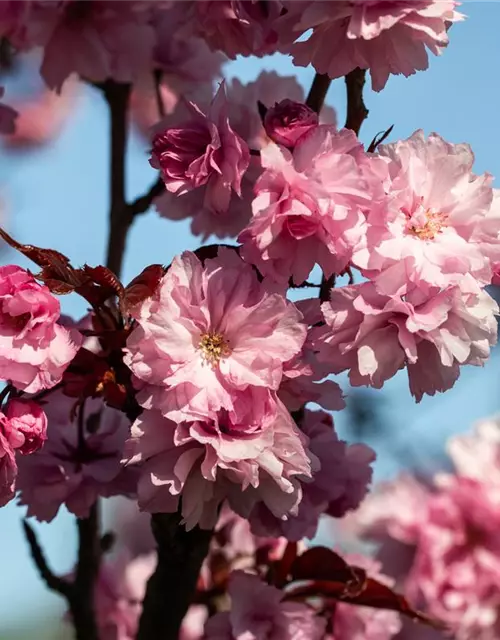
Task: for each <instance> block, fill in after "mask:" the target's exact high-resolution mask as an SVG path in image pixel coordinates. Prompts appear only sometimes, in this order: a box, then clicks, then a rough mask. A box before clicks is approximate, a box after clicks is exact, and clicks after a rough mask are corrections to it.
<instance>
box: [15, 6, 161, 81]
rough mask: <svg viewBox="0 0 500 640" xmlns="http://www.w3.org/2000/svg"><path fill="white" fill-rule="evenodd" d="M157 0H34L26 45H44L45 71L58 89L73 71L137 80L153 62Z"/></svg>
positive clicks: (97, 77)
mask: <svg viewBox="0 0 500 640" xmlns="http://www.w3.org/2000/svg"><path fill="white" fill-rule="evenodd" d="M154 4H155V3H151V2H134V1H132V2H114V1H110V0H93V1H92V2H78V1H75V0H70V1H69V2H42V1H36V2H32V3H31V4H30V7H29V11H28V14H27V16H25V20H26V23H27V25H26V27H25V32H24V38H23V39H24V43H23V44H24V48H30V47H32V46H42V47H43V48H44V57H43V61H42V66H41V70H40V71H41V75H42V77H43V79H44V80H45V82H46V84H47V86H49V87H50V88H51V89H56V90H57V91H60V90H61V87H62V85H63V83H64V82H65V80H66V79H67V78H68V77H69V76H70V75H71V74H72V73H77V74H78V75H79V76H80V77H82V78H84V79H87V80H91V81H93V82H104V81H106V80H108V79H113V80H116V81H117V82H131V81H133V80H135V79H136V78H137V76H138V75H139V74H140V73H142V72H145V71H147V70H148V69H149V68H150V66H151V62H152V54H153V46H154V43H155V40H154V36H155V33H154V30H153V28H152V27H151V26H150V24H148V22H149V19H150V15H151V14H150V12H151V8H152V7H153V6H154ZM18 33H19V31H18Z"/></svg>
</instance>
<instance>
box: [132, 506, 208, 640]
mask: <svg viewBox="0 0 500 640" xmlns="http://www.w3.org/2000/svg"><path fill="white" fill-rule="evenodd" d="M151 527H152V530H153V534H154V537H155V540H156V543H157V545H158V564H157V567H156V570H155V572H154V573H153V575H152V576H151V578H150V579H149V581H148V585H147V589H146V596H145V598H144V603H143V612H142V616H141V619H140V623H139V631H138V634H137V640H158V639H159V638H161V639H162V640H177V639H178V637H179V630H180V627H181V624H182V620H183V618H184V616H185V615H186V612H187V610H188V608H189V605H190V604H191V603H192V601H193V599H194V596H195V593H196V584H197V581H198V575H199V573H200V569H201V565H202V563H203V560H204V559H205V557H206V555H207V553H208V547H209V544H210V538H211V537H212V532H211V531H205V530H203V529H200V528H199V527H195V528H194V529H191V531H186V529H185V527H184V525H182V524H181V515H180V514H179V513H175V514H170V513H169V514H165V513H156V514H153V515H152V517H151Z"/></svg>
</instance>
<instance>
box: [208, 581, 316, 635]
mask: <svg viewBox="0 0 500 640" xmlns="http://www.w3.org/2000/svg"><path fill="white" fill-rule="evenodd" d="M228 592H229V595H230V596H231V611H230V612H229V613H217V614H216V615H215V616H213V617H212V618H209V620H208V621H207V623H206V624H205V635H204V639H205V640H246V639H247V638H248V640H250V639H252V640H268V638H272V639H273V640H298V639H299V638H304V640H305V639H306V638H307V640H322V639H323V638H324V633H325V627H326V621H325V620H323V619H322V618H320V617H319V616H316V615H315V612H314V610H313V609H311V608H310V607H308V606H307V605H305V604H302V603H296V602H286V601H283V598H284V595H285V594H284V593H283V592H282V591H280V590H279V589H277V588H276V587H273V586H270V585H267V584H265V583H264V582H262V581H261V580H260V579H259V578H258V577H257V576H255V575H251V574H249V573H244V572H243V571H235V572H233V573H232V574H231V577H230V579H229V589H228Z"/></svg>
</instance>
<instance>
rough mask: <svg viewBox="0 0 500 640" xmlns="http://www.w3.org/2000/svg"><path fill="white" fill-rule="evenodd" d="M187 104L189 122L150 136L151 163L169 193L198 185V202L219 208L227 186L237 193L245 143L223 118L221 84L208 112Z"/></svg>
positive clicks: (246, 161)
mask: <svg viewBox="0 0 500 640" xmlns="http://www.w3.org/2000/svg"><path fill="white" fill-rule="evenodd" d="M189 104H190V108H191V111H192V114H191V120H190V121H189V122H186V123H183V124H181V125H180V126H179V127H177V128H174V129H166V130H165V131H163V132H161V133H157V134H156V136H155V137H154V139H153V155H152V158H151V165H152V166H153V167H155V168H157V169H160V170H161V175H162V178H163V180H164V182H165V186H166V187H167V189H168V190H169V191H171V192H172V193H175V194H176V195H178V196H182V195H183V194H185V193H187V192H189V191H191V190H193V189H199V188H201V187H203V188H204V205H205V206H206V207H207V208H208V209H211V210H212V211H214V212H215V213H218V212H221V213H224V212H226V211H227V209H228V207H229V201H230V198H231V191H234V192H235V193H236V194H237V195H238V196H240V197H241V180H242V177H243V174H244V173H245V171H246V170H247V168H248V164H249V162H250V155H249V151H248V147H247V146H246V144H245V142H244V141H243V140H242V139H241V138H240V137H239V136H238V135H237V134H236V133H235V132H234V131H233V130H232V128H231V126H230V124H229V120H228V116H227V104H226V97H225V92H224V85H221V86H220V88H219V90H218V92H217V94H216V95H215V98H214V100H213V102H212V104H211V106H210V111H209V113H208V115H205V114H204V113H203V112H202V111H200V110H199V108H198V107H197V106H196V105H195V104H193V103H189Z"/></svg>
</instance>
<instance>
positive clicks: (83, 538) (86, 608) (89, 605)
mask: <svg viewBox="0 0 500 640" xmlns="http://www.w3.org/2000/svg"><path fill="white" fill-rule="evenodd" d="M77 526H78V562H77V565H76V574H75V581H74V583H73V590H74V597H73V598H72V601H71V602H70V609H71V615H72V616H73V623H74V625H75V630H76V637H77V640H99V634H98V631H97V623H96V617H95V611H94V588H95V583H96V580H97V576H98V573H99V563H100V559H101V541H100V536H99V507H98V503H97V502H96V503H95V504H94V505H93V506H92V508H91V510H90V514H89V517H88V518H82V519H78V520H77Z"/></svg>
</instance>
